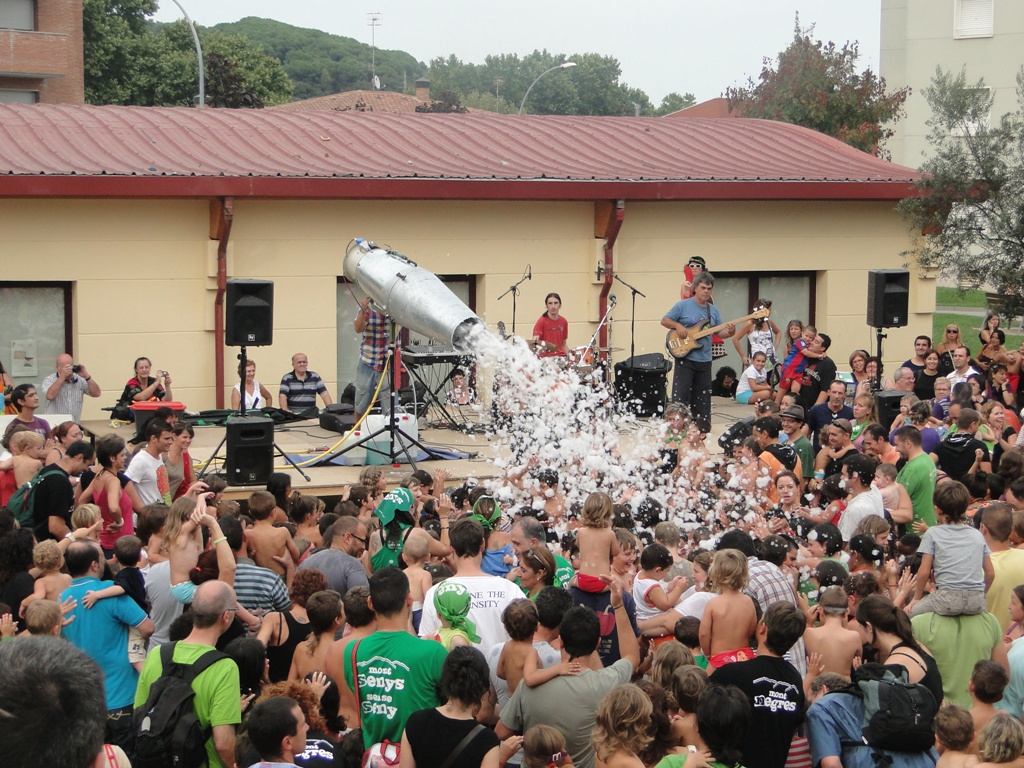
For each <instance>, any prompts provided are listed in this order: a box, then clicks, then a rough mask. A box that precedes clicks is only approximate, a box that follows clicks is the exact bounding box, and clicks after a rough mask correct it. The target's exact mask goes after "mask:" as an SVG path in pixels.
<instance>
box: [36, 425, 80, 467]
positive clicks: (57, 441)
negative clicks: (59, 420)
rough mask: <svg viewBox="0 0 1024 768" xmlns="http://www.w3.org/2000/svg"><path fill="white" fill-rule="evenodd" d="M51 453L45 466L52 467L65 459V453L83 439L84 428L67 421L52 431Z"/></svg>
mask: <svg viewBox="0 0 1024 768" xmlns="http://www.w3.org/2000/svg"><path fill="white" fill-rule="evenodd" d="M49 437H50V440H49V442H50V445H51V446H53V447H52V448H50V452H49V453H47V454H46V461H45V462H44V464H45V465H46V466H50V465H51V464H56V463H57V462H58V461H60V460H61V459H63V458H64V451H66V450H67V449H68V446H69V445H71V444H72V443H73V442H75V441H76V440H81V439H82V427H81V425H79V424H76V423H75V422H73V421H65V422H64V423H63V424H58V425H57V426H56V427H54V428H53V429H52V430H50V436H49Z"/></svg>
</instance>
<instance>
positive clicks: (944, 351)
mask: <svg viewBox="0 0 1024 768" xmlns="http://www.w3.org/2000/svg"><path fill="white" fill-rule="evenodd" d="M962 345H963V342H962V341H961V340H960V326H959V325H957V324H956V323H946V334H945V336H943V337H942V341H940V342H939V343H938V344H936V345H935V351H936V352H938V353H939V375H940V376H948V375H949V374H951V373H952V372H953V371H954V369H955V368H956V366H955V365H954V364H953V350H955V349H956V348H957V347H959V346H962Z"/></svg>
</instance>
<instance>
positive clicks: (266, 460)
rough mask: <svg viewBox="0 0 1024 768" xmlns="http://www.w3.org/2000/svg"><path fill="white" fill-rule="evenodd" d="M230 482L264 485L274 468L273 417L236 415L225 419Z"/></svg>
mask: <svg viewBox="0 0 1024 768" xmlns="http://www.w3.org/2000/svg"><path fill="white" fill-rule="evenodd" d="M227 446H228V459H227V463H226V465H225V471H226V472H227V476H228V483H229V484H230V485H266V484H267V481H268V480H269V479H270V475H271V473H273V471H274V420H273V419H268V418H267V417H266V416H239V417H236V418H233V419H230V420H229V421H228V423H227Z"/></svg>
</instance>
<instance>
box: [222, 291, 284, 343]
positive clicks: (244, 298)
mask: <svg viewBox="0 0 1024 768" xmlns="http://www.w3.org/2000/svg"><path fill="white" fill-rule="evenodd" d="M224 314H225V317H226V322H225V328H224V343H225V344H226V345H227V346H229V347H266V346H269V345H271V344H273V343H274V283H273V281H272V280H242V279H235V278H232V279H231V280H228V293H227V304H226V305H225V307H224Z"/></svg>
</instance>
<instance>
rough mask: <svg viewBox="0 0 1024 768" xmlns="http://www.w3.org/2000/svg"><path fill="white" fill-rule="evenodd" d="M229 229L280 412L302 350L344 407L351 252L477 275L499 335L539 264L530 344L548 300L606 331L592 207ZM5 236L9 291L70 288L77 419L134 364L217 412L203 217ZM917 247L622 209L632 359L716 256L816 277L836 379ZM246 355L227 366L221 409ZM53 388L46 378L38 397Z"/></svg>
mask: <svg viewBox="0 0 1024 768" xmlns="http://www.w3.org/2000/svg"><path fill="white" fill-rule="evenodd" d="M234 212H235V216H234V226H233V229H232V233H231V241H230V245H229V250H228V274H229V276H233V277H258V278H262V279H269V280H273V281H274V283H275V307H274V344H273V346H271V347H265V348H250V349H249V354H250V357H252V358H253V359H255V360H256V361H257V363H258V369H257V378H259V380H260V381H261V382H262V383H263V384H264V385H266V386H267V387H268V388H269V389H270V390H271V392H272V393H274V394H275V395H276V393H277V384H278V381H279V379H280V376H281V374H282V373H284V372H286V371H287V370H289V369H290V357H291V355H292V353H294V352H296V351H300V350H301V351H303V352H305V353H306V354H307V355H309V359H310V368H311V369H313V370H316V371H318V372H319V373H320V374H321V376H323V378H324V380H325V381H326V382H327V383H328V386H329V387H330V390H331V392H332V394H333V395H334V396H335V397H337V390H338V383H337V381H336V380H335V379H336V378H337V376H336V371H337V367H338V366H337V353H336V349H337V334H338V333H339V329H337V328H336V326H337V321H336V301H337V299H336V296H337V293H336V286H337V278H338V276H339V275H341V270H342V259H343V256H344V252H345V248H346V245H347V244H348V242H349V241H350V240H351V239H352V238H353V237H365V238H368V239H371V240H374V241H376V242H377V243H378V244H388V245H390V246H391V247H393V248H395V249H396V250H398V251H399V252H401V253H404V254H405V255H407V256H408V257H409V258H411V259H413V260H414V261H416V262H418V263H419V264H420V265H421V266H423V267H425V268H427V269H430V270H432V271H434V272H437V273H439V274H476V275H479V276H480V277H479V278H478V281H477V311H478V313H479V314H480V316H481V317H482V318H483V319H484V321H485V322H486V323H487V324H488V325H489V326H490V327H492V328H493V327H495V324H496V323H497V321H498V320H503V321H504V322H505V323H506V324H507V325H508V326H509V329H511V319H512V303H511V297H505V298H504V299H502V300H501V301H498V296H499V295H500V294H501V293H503V292H504V291H506V290H507V289H508V287H509V286H510V285H511V284H512V283H514V282H516V281H517V280H518V279H519V277H520V276H521V275H522V273H523V270H524V268H525V266H526V264H528V263H529V264H531V265H532V268H533V280H532V281H528V282H526V283H524V284H523V286H522V294H521V296H520V297H519V300H518V310H517V331H518V333H519V335H529V333H530V331H531V330H532V327H533V323H534V322H535V321H536V319H537V317H538V316H539V315H540V314H541V312H542V311H543V307H544V296H545V294H546V293H548V292H549V291H556V292H558V293H560V294H561V295H562V298H563V301H564V314H565V315H566V316H567V318H568V319H569V320H570V337H569V344H570V346H575V345H582V344H585V343H586V342H587V341H588V340H589V338H590V336H591V335H592V333H593V332H594V329H595V327H596V320H597V318H598V296H599V291H600V285H599V284H597V283H596V279H595V269H596V264H597V259H598V256H599V254H600V253H601V243H602V241H599V240H595V238H594V206H593V205H592V204H588V203H559V202H537V203H510V202H459V203H451V202H440V201H438V202H433V201H425V202H387V201H381V202H378V201H368V202H349V201H257V200H236V202H235V207H234ZM0 219H2V220H3V221H5V226H4V229H3V232H2V234H0V263H3V264H4V265H5V272H4V279H5V280H14V281H20V280H25V281H34V280H58V281H69V282H71V283H72V284H73V297H74V307H73V312H72V323H73V338H74V348H75V353H76V357H77V358H78V359H80V360H82V361H83V362H85V363H86V364H87V365H88V367H89V370H90V372H91V373H92V374H93V376H94V377H95V378H96V379H97V381H98V382H99V383H100V385H101V386H102V387H103V390H104V394H103V396H102V397H101V398H99V399H98V400H94V399H89V398H87V400H86V408H85V410H84V412H83V418H84V419H94V418H101V417H102V416H103V414H102V413H101V412H100V410H99V408H100V407H101V406H109V405H112V404H113V402H114V401H115V400H116V398H117V396H118V395H119V394H120V392H121V390H122V388H123V387H124V384H125V382H126V381H127V380H128V379H129V378H130V377H131V375H132V369H131V366H132V362H133V361H134V359H135V358H136V357H138V356H140V355H146V356H148V357H150V358H151V359H152V360H153V364H154V367H155V368H158V369H159V368H164V369H167V370H169V371H170V372H171V374H172V377H173V380H174V384H173V387H174V395H175V398H176V399H179V400H181V401H183V402H185V403H186V404H187V405H188V407H189V409H190V410H199V409H205V408H212V407H214V404H215V392H214V383H215V376H214V333H213V327H214V326H213V302H214V297H215V287H216V282H215V275H216V245H217V244H216V241H213V240H211V239H210V237H209V204H208V202H207V201H206V200H194V201H160V200H106V201H105V200H90V201H67V200H58V201H52V200H51V201H47V200H40V201H18V200H0ZM908 246H909V241H908V239H907V233H906V229H905V228H904V226H903V224H902V222H901V220H900V219H899V217H898V215H897V214H896V213H895V212H894V211H893V209H892V204H891V203H888V202H882V203H823V202H796V203H789V202H750V203H742V202H721V203H710V202H709V203H682V202H680V203H675V202H672V203H636V204H633V203H627V204H626V213H625V220H624V223H623V226H622V230H621V233H620V236H619V240H618V244H617V246H616V255H615V260H616V261H615V264H616V268H617V269H618V270H619V273H620V274H621V275H622V277H623V278H624V279H625V280H627V281H629V282H631V283H633V284H634V285H636V286H637V288H639V289H640V290H642V291H643V292H644V293H646V294H647V296H648V298H647V299H646V300H643V299H640V300H638V302H637V347H636V348H637V353H638V354H643V353H645V352H660V351H662V350H663V349H664V345H663V341H664V329H662V328H661V326H660V324H659V322H660V319H661V317H662V316H663V315H664V314H665V312H667V311H668V309H669V308H670V307H671V306H672V304H673V303H674V302H675V301H676V300H678V295H679V285H680V282H681V273H682V267H683V264H684V260H685V258H687V257H688V256H689V255H692V254H697V253H699V254H701V255H703V256H705V258H707V259H708V263H709V266H710V268H711V270H712V271H713V272H726V273H744V272H748V271H749V272H754V271H757V270H761V269H764V268H770V269H771V270H773V271H779V270H782V271H784V270H798V271H802V270H812V271H815V272H816V273H817V278H816V287H817V317H816V319H817V322H818V325H819V327H820V328H821V329H823V330H825V331H826V332H828V333H829V334H831V335H832V338H833V352H834V354H833V357H835V358H836V359H837V361H838V362H839V363H840V364H841V365H840V367H841V368H842V367H843V364H844V363H845V358H846V356H847V354H848V352H849V350H851V349H853V348H855V347H867V348H868V349H873V345H874V332H873V331H872V329H870V328H868V327H867V326H866V325H865V320H864V317H865V306H866V292H867V275H866V272H867V270H868V269H871V268H900V267H901V266H902V265H903V262H904V261H905V259H904V257H903V256H901V252H902V251H904V250H906V249H907V248H908ZM612 292H613V293H615V294H616V295H617V296H618V297H619V304H618V307H617V309H616V311H615V313H614V316H613V317H614V326H613V341H612V343H613V344H614V345H615V346H618V347H624V348H628V347H629V321H630V311H629V296H628V291H627V290H625V289H624V288H623V287H622V286H621V285H619V284H618V283H616V284H615V286H614V288H613V289H612ZM933 303H934V281H933V280H930V279H924V278H919V277H917V275H916V273H915V275H914V279H913V280H912V288H911V321H910V325H909V326H908V327H907V328H903V329H892V330H890V332H889V339H888V341H887V342H886V354H885V358H886V361H887V368H890V369H891V365H892V364H893V363H898V362H901V361H902V360H904V359H906V357H907V356H908V355H909V351H910V350H911V349H912V341H913V337H914V336H915V335H917V334H919V333H929V332H930V327H931V315H930V313H931V310H932V308H933ZM340 332H341V333H350V331H349V329H347V328H345V329H341V330H340ZM236 353H237V349H233V348H228V349H226V350H225V381H226V382H227V384H228V387H227V388H225V399H226V398H227V392H228V390H229V388H230V386H231V384H232V383H233V382H234V380H235V377H236V372H235V368H236V365H237V361H236V359H235V355H236ZM627 355H628V352H618V353H616V354H615V355H614V356H613V362H617V361H619V360H622V359H624V358H625V357H626V356H627ZM47 373H49V371H48V370H47V371H43V370H42V369H40V381H41V380H42V377H43V376H45V375H46V374H47ZM37 383H38V382H37Z"/></svg>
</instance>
